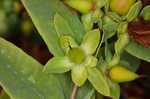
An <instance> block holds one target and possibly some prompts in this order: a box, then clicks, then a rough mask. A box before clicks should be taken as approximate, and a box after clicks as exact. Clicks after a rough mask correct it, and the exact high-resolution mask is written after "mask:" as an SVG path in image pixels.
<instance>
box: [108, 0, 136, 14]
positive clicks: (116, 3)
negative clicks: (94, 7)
mask: <svg viewBox="0 0 150 99" xmlns="http://www.w3.org/2000/svg"><path fill="white" fill-rule="evenodd" d="M135 1H136V0H111V2H110V8H111V10H112V11H113V12H116V13H118V14H120V15H125V14H126V13H127V12H128V11H129V9H130V7H131V6H132V5H133V4H134V3H135Z"/></svg>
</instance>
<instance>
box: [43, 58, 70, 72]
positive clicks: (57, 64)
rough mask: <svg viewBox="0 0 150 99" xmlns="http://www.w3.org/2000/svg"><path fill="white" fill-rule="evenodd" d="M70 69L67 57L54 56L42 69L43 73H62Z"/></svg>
mask: <svg viewBox="0 0 150 99" xmlns="http://www.w3.org/2000/svg"><path fill="white" fill-rule="evenodd" d="M70 69H71V63H70V60H69V58H68V57H67V56H56V57H53V58H52V59H50V60H49V61H48V63H47V64H46V66H45V67H44V70H43V71H44V72H45V73H64V72H68V71H70Z"/></svg>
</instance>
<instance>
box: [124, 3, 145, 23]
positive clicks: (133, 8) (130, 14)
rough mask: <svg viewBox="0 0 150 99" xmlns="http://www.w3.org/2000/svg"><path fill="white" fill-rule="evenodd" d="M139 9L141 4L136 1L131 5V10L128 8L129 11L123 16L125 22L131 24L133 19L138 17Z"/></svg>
mask: <svg viewBox="0 0 150 99" xmlns="http://www.w3.org/2000/svg"><path fill="white" fill-rule="evenodd" d="M141 8H142V2H141V1H138V2H136V3H135V4H134V5H132V6H131V8H130V10H129V12H128V13H127V15H126V16H125V17H126V20H127V21H128V22H131V21H133V20H134V19H136V17H137V16H138V14H139V12H140V10H141Z"/></svg>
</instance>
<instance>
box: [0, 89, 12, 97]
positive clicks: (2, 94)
mask: <svg viewBox="0 0 150 99" xmlns="http://www.w3.org/2000/svg"><path fill="white" fill-rule="evenodd" d="M0 99H10V97H9V96H8V95H7V93H6V92H5V91H4V90H2V91H1V92H0Z"/></svg>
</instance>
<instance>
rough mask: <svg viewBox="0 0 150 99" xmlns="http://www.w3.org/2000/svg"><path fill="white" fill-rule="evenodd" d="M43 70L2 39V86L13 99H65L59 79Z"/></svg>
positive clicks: (0, 51) (0, 53) (30, 58)
mask: <svg viewBox="0 0 150 99" xmlns="http://www.w3.org/2000/svg"><path fill="white" fill-rule="evenodd" d="M42 69H43V67H42V65H41V64H39V63H38V62H37V61H35V60H34V59H33V58H32V57H30V56H28V55H26V54H25V53H24V52H23V51H22V50H20V49H19V48H17V47H15V46H14V45H13V44H11V43H9V42H7V41H5V40H4V39H2V38H0V85H1V86H2V87H3V88H4V90H5V91H6V92H7V93H8V95H9V96H10V97H11V98H12V99H65V96H64V93H63V88H61V84H60V82H59V80H58V78H57V77H56V76H54V75H47V74H45V73H43V72H42ZM12 81H13V82H12ZM50 94H51V95H50Z"/></svg>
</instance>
